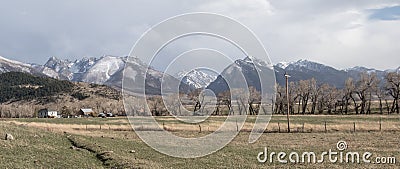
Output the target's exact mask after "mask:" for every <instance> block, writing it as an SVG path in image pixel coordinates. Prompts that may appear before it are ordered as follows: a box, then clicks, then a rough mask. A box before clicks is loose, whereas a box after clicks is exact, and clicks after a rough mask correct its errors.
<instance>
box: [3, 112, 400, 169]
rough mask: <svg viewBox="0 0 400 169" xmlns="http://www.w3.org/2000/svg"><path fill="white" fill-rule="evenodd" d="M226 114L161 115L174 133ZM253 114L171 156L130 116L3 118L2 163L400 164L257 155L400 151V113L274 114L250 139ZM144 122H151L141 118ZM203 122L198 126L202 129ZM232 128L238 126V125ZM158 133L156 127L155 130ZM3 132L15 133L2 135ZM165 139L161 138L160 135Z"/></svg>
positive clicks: (186, 133) (211, 125)
mask: <svg viewBox="0 0 400 169" xmlns="http://www.w3.org/2000/svg"><path fill="white" fill-rule="evenodd" d="M225 119H226V117H223V116H215V117H209V118H208V119H207V120H206V121H205V122H203V123H200V126H201V127H199V124H187V123H182V122H179V121H178V120H176V119H174V118H173V117H157V121H158V123H159V125H160V126H162V127H164V128H165V129H167V130H168V131H170V132H172V133H173V134H175V135H179V136H183V137H200V136H204V135H207V134H209V133H211V132H213V131H215V130H216V129H217V128H218V126H220V125H221V124H222V123H223V122H224V120H225ZM254 121H255V117H252V116H249V117H248V118H247V120H246V123H245V125H244V126H243V128H242V130H241V132H240V133H239V135H238V136H237V137H236V138H235V139H234V140H233V141H232V142H231V143H229V144H228V145H227V146H226V147H224V148H223V149H221V150H219V151H217V152H216V153H213V154H211V155H208V156H205V157H201V158H194V159H181V158H174V157H170V156H167V155H164V154H161V153H159V152H157V151H156V150H153V149H152V148H151V147H149V146H147V145H146V144H145V143H144V142H143V141H142V140H141V139H140V138H138V136H137V135H136V134H135V132H134V131H133V129H132V127H131V126H130V124H129V121H128V120H127V118H124V117H118V118H75V119H37V118H27V119H1V120H0V128H1V130H0V136H2V138H1V139H0V152H1V153H0V168H52V167H57V168H58V167H59V168H113V167H117V168H274V167H275V168H321V167H325V168H397V167H398V164H397V163H396V164H366V163H360V164H353V163H330V162H329V161H327V160H326V161H325V162H323V163H316V164H313V163H311V164H310V163H289V164H282V163H279V162H277V160H274V161H273V162H272V163H270V162H266V163H260V162H258V161H257V155H258V154H259V152H262V151H264V147H267V148H268V150H269V151H271V152H272V151H273V152H287V153H289V152H291V151H298V152H305V151H313V152H315V153H321V152H324V151H328V150H329V149H332V150H337V149H336V143H337V142H338V141H346V142H347V144H348V149H347V150H348V151H358V152H365V151H369V152H372V153H373V157H380V156H382V157H396V159H397V160H398V159H400V153H399V149H400V145H399V144H398V140H400V136H399V134H400V119H399V116H398V115H332V116H329V115H319V116H318V115H315V116H311V115H296V116H291V131H292V132H291V133H286V131H287V124H286V116H282V115H274V116H273V117H272V119H271V121H270V123H269V125H268V127H267V130H266V131H265V132H264V133H263V135H262V136H261V138H260V139H259V140H258V141H257V142H255V143H253V144H249V143H248V136H249V132H250V131H251V128H252V124H253V123H254ZM143 128H144V129H146V125H145V124H144V126H143ZM200 128H201V131H200ZM232 130H236V128H233V129H232ZM152 132H154V134H157V132H159V131H152ZM6 133H10V134H12V135H13V136H14V137H15V139H14V140H5V139H4V136H5V134H6ZM160 141H163V140H160Z"/></svg>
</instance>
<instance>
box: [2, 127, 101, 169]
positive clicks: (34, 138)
mask: <svg viewBox="0 0 400 169" xmlns="http://www.w3.org/2000/svg"><path fill="white" fill-rule="evenodd" d="M0 128H1V130H0V136H2V137H4V136H5V133H10V134H12V135H13V136H14V138H15V140H4V138H1V139H0V152H1V153H0V168H54V167H57V168H103V167H102V165H101V162H100V161H98V160H97V158H96V157H95V156H93V154H92V153H90V152H88V151H76V150H72V149H71V148H70V147H71V143H70V142H69V141H68V139H67V138H66V137H65V136H64V135H62V134H56V133H51V132H47V131H43V130H39V129H34V128H29V127H26V126H16V125H10V124H4V123H0Z"/></svg>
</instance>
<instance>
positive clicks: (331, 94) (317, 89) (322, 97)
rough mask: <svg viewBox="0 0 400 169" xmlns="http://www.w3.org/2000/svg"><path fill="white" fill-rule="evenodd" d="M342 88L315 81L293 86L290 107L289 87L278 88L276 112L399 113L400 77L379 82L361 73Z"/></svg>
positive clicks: (302, 82)
mask: <svg viewBox="0 0 400 169" xmlns="http://www.w3.org/2000/svg"><path fill="white" fill-rule="evenodd" d="M344 83H345V87H344V88H342V89H339V88H336V87H335V86H332V85H329V84H318V82H317V81H316V80H315V79H309V80H300V81H298V82H290V83H289V104H288V103H287V97H286V88H285V87H282V86H279V85H278V86H277V89H276V92H277V94H276V101H275V103H274V109H273V111H274V113H277V114H279V113H280V114H286V112H287V109H288V106H287V105H289V111H290V113H291V114H296V113H297V114H323V113H324V114H349V113H354V114H371V113H380V114H383V113H387V114H391V113H399V93H400V92H399V89H400V74H399V73H397V72H391V73H387V74H386V75H385V77H384V79H379V78H378V77H377V75H376V74H375V73H367V72H364V73H360V75H359V78H357V79H353V78H348V79H347V80H346V81H345V82H344Z"/></svg>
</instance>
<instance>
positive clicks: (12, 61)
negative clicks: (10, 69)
mask: <svg viewBox="0 0 400 169" xmlns="http://www.w3.org/2000/svg"><path fill="white" fill-rule="evenodd" d="M0 60H3V61H5V62H8V63H11V64H15V65H22V66H26V67H30V66H31V65H29V64H26V63H22V62H18V61H15V60H11V59H7V58H5V57H2V56H0Z"/></svg>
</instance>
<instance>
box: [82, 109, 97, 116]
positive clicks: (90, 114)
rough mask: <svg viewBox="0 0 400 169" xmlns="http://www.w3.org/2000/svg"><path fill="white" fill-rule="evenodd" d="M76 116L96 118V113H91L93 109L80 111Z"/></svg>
mask: <svg viewBox="0 0 400 169" xmlns="http://www.w3.org/2000/svg"><path fill="white" fill-rule="evenodd" d="M78 115H81V116H85V117H88V116H92V117H96V116H97V113H96V112H94V111H93V109H80V110H79V113H78Z"/></svg>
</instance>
